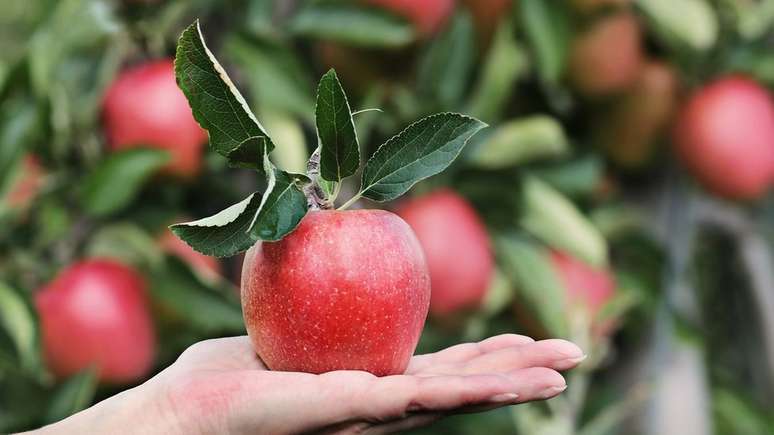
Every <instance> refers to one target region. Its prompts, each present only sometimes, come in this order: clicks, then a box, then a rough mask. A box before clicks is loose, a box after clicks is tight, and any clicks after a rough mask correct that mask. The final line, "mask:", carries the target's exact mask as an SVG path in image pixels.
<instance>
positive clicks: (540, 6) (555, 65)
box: [519, 0, 572, 83]
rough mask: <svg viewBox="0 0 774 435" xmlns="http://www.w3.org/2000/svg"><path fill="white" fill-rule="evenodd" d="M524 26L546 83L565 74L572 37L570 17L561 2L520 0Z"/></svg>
mask: <svg viewBox="0 0 774 435" xmlns="http://www.w3.org/2000/svg"><path fill="white" fill-rule="evenodd" d="M519 7H520V16H521V25H522V26H523V28H524V31H525V32H526V35H527V39H528V40H529V43H530V45H531V46H532V50H533V52H534V55H535V59H536V61H537V70H538V73H539V74H540V78H541V79H542V80H543V82H544V83H557V82H559V80H560V79H561V78H562V75H563V74H564V68H565V65H566V63H567V53H568V51H569V44H570V37H571V34H572V29H571V21H570V14H569V12H568V10H567V7H568V6H567V4H566V2H565V1H562V0H520V1H519Z"/></svg>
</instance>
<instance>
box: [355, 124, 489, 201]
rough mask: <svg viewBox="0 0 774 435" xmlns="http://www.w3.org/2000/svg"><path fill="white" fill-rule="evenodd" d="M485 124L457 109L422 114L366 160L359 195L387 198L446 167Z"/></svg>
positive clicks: (377, 199) (376, 199)
mask: <svg viewBox="0 0 774 435" xmlns="http://www.w3.org/2000/svg"><path fill="white" fill-rule="evenodd" d="M484 127H486V124H484V123H483V122H481V121H479V120H477V119H475V118H470V117H468V116H464V115H460V114H456V113H439V114H436V115H432V116H428V117H426V118H423V119H421V120H419V121H417V122H415V123H413V124H411V125H409V126H408V127H406V129H405V130H403V131H401V132H400V133H398V134H397V135H396V136H393V137H392V138H390V139H389V140H388V141H387V142H385V143H384V144H382V145H381V146H380V147H379V149H377V150H376V152H375V153H374V154H373V155H372V156H371V158H370V159H369V160H368V162H366V165H365V168H364V169H363V181H362V187H361V192H362V196H363V197H365V198H368V199H371V200H373V201H379V202H383V201H390V200H393V199H395V198H397V197H399V196H400V195H403V194H404V193H406V192H407V191H408V190H409V189H410V188H411V186H413V185H414V184H415V183H417V182H419V181H421V180H423V179H425V178H427V177H430V176H432V175H435V174H437V173H439V172H441V171H443V170H444V169H446V168H447V167H448V166H449V165H450V164H451V163H452V161H454V159H455V158H457V155H459V153H460V151H462V148H463V147H464V146H465V144H466V143H467V141H468V139H470V138H471V137H472V136H473V135H474V134H476V133H477V132H478V131H479V130H481V129H482V128H484Z"/></svg>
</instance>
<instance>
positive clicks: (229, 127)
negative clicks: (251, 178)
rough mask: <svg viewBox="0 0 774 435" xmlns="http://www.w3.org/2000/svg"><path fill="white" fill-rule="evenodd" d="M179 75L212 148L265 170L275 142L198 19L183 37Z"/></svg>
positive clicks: (233, 160) (237, 162) (179, 48)
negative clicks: (209, 45)
mask: <svg viewBox="0 0 774 435" xmlns="http://www.w3.org/2000/svg"><path fill="white" fill-rule="evenodd" d="M175 75H176V76H177V83H178V85H179V86H180V88H181V89H182V90H183V93H184V94H185V96H186V97H187V98H188V103H189V104H190V106H191V110H192V111H193V114H194V117H195V118H196V120H197V121H198V122H199V124H200V125H201V126H202V127H203V128H204V129H205V130H207V131H208V132H209V134H210V145H211V146H212V148H213V149H214V150H215V151H217V152H218V153H219V154H221V155H223V156H225V157H227V158H228V159H229V161H230V162H231V163H232V164H234V165H237V166H238V165H247V166H249V167H256V168H257V169H261V166H260V165H259V164H260V162H261V158H262V157H263V155H264V154H268V153H269V152H271V150H272V149H274V143H273V142H272V141H271V138H270V137H269V135H268V134H267V133H266V130H264V128H263V126H262V125H261V124H260V122H258V120H257V119H256V118H255V115H253V112H251V111H250V108H249V107H248V106H247V102H246V101H245V99H244V97H242V94H240V93H239V90H238V89H237V88H236V86H234V83H233V82H232V81H231V79H230V78H229V77H228V74H226V71H225V70H224V69H223V67H222V66H221V65H220V63H218V61H217V59H215V56H213V54H212V53H211V52H210V50H209V49H208V48H207V45H206V44H205V43H204V37H203V36H202V33H201V28H200V27H199V21H198V20H197V21H196V22H195V23H193V24H191V25H190V26H188V28H187V29H185V31H184V32H183V34H182V35H181V36H180V40H179V41H178V45H177V52H176V56H175ZM241 150H251V152H249V153H245V152H240V151H241ZM252 151H254V152H252Z"/></svg>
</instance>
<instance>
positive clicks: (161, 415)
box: [43, 334, 584, 434]
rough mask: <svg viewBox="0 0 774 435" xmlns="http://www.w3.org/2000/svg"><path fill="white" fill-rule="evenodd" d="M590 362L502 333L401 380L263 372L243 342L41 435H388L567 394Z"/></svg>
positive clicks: (213, 349)
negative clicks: (573, 375)
mask: <svg viewBox="0 0 774 435" xmlns="http://www.w3.org/2000/svg"><path fill="white" fill-rule="evenodd" d="M583 359H584V355H583V352H582V351H581V349H580V348H578V347H577V346H576V345H574V344H572V343H570V342H567V341H564V340H544V341H539V342H535V341H534V340H532V339H531V338H528V337H524V336H520V335H513V334H506V335H499V336H496V337H492V338H489V339H487V340H484V341H482V342H479V343H467V344H460V345H457V346H453V347H450V348H448V349H445V350H443V351H440V352H437V353H434V354H428V355H420V356H415V357H413V358H412V359H411V362H410V364H409V367H408V369H407V370H406V373H405V374H403V375H396V376H386V377H381V378H379V377H376V376H373V375H371V374H370V373H366V372H361V371H335V372H329V373H324V374H321V375H313V374H309V373H294V372H276V371H270V370H267V368H266V367H265V366H264V365H263V363H262V362H261V360H260V359H259V358H258V357H257V356H256V355H255V352H254V351H253V348H252V346H251V344H250V340H249V339H248V338H247V337H244V336H243V337H232V338H221V339H214V340H206V341H202V342H199V343H196V344H194V345H193V346H191V347H190V348H188V349H187V350H186V351H185V352H184V353H183V354H182V355H181V356H180V357H179V358H178V360H177V361H176V362H175V363H174V364H172V365H171V366H170V367H168V368H167V369H166V370H164V371H163V372H161V373H159V374H158V375H157V376H155V377H154V378H152V379H151V380H149V381H148V382H146V383H145V384H143V385H141V386H139V387H137V388H134V389H132V390H127V391H125V392H124V393H121V394H119V395H117V396H114V397H113V398H110V399H107V400H105V401H104V402H101V403H99V404H97V405H95V406H94V407H92V408H90V409H88V410H86V411H83V412H81V413H79V414H76V415H74V416H72V417H70V418H68V419H66V420H64V421H62V422H60V423H57V424H54V425H51V426H47V427H46V428H44V429H43V431H51V432H52V433H65V432H67V433H70V431H76V432H78V433H86V432H93V431H98V432H103V431H104V432H106V433H107V432H109V433H134V432H137V433H185V434H192V433H229V434H243V433H244V434H255V433H266V434H295V433H330V434H333V433H335V434H350V433H358V434H359V433H375V434H379V433H392V432H396V431H401V430H406V429H410V428H413V427H418V426H422V425H426V424H429V423H431V422H432V421H435V420H437V419H439V418H441V417H443V416H444V415H448V414H454V413H462V412H478V411H485V410H489V409H494V408H498V407H501V406H507V405H513V404H517V403H523V402H528V401H532V400H541V399H548V398H551V397H553V396H556V395H557V394H559V393H561V392H562V391H564V389H565V388H566V384H565V381H564V378H563V377H562V375H560V374H559V373H558V370H567V369H570V368H573V367H575V366H576V365H577V364H578V363H579V362H580V361H582V360H583Z"/></svg>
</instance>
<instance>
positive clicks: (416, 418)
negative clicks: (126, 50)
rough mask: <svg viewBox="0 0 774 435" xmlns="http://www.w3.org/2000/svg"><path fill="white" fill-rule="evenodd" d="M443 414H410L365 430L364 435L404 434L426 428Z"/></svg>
mask: <svg viewBox="0 0 774 435" xmlns="http://www.w3.org/2000/svg"><path fill="white" fill-rule="evenodd" d="M444 415H445V414H443V413H420V414H412V415H409V416H408V417H406V418H403V419H400V420H397V421H393V422H390V423H383V424H377V425H375V426H372V427H371V428H370V429H368V430H366V431H365V432H364V433H366V434H368V435H381V434H391V433H400V432H405V431H407V430H410V429H416V428H419V427H422V426H427V425H429V424H430V423H433V422H435V421H437V420H439V419H440V418H442V417H443V416H444Z"/></svg>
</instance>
